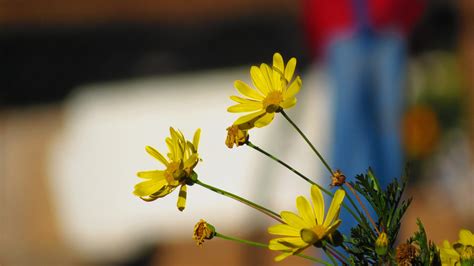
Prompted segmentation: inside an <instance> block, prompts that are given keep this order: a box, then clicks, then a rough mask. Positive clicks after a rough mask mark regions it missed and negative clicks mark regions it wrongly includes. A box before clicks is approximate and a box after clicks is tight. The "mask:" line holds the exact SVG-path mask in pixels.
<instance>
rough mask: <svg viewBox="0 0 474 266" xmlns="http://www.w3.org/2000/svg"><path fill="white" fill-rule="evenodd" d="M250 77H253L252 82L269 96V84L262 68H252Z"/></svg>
mask: <svg viewBox="0 0 474 266" xmlns="http://www.w3.org/2000/svg"><path fill="white" fill-rule="evenodd" d="M250 76H251V77H252V82H253V85H254V86H255V87H256V88H257V89H258V90H259V91H260V92H261V93H262V94H263V95H267V94H268V91H269V89H268V84H267V81H266V80H265V77H264V76H263V74H262V71H261V70H260V68H258V67H256V66H252V67H251V68H250Z"/></svg>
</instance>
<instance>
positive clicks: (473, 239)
mask: <svg viewBox="0 0 474 266" xmlns="http://www.w3.org/2000/svg"><path fill="white" fill-rule="evenodd" d="M459 242H460V243H461V244H463V245H465V246H474V235H473V234H472V233H471V231H469V230H467V229H461V230H460V231H459Z"/></svg>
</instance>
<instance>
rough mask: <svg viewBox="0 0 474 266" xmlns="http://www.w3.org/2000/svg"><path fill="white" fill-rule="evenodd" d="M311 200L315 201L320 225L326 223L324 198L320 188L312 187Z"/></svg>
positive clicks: (315, 212)
mask: <svg viewBox="0 0 474 266" xmlns="http://www.w3.org/2000/svg"><path fill="white" fill-rule="evenodd" d="M311 200H312V201H313V206H314V214H315V216H316V221H317V223H318V224H320V225H322V224H323V222H324V208H325V206H324V197H323V193H322V192H321V189H319V188H318V186H315V185H312V186H311Z"/></svg>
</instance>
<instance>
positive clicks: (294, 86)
mask: <svg viewBox="0 0 474 266" xmlns="http://www.w3.org/2000/svg"><path fill="white" fill-rule="evenodd" d="M302 84H303V82H302V81H301V78H300V77H299V76H298V77H296V79H295V80H294V81H293V82H292V83H291V84H290V86H289V87H288V89H287V90H286V93H285V94H284V97H285V98H291V97H294V96H295V95H296V94H297V93H298V92H299V91H300V89H301V85H302Z"/></svg>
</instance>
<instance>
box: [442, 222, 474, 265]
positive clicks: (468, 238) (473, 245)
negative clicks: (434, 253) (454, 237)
mask: <svg viewBox="0 0 474 266" xmlns="http://www.w3.org/2000/svg"><path fill="white" fill-rule="evenodd" d="M439 251H440V256H441V263H442V264H443V266H447V265H449V266H454V265H473V264H474V235H473V234H472V232H471V231H469V230H466V229H461V230H460V231H459V240H458V242H456V243H454V244H453V245H451V244H450V243H449V241H447V240H445V241H444V242H443V246H442V247H439Z"/></svg>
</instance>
